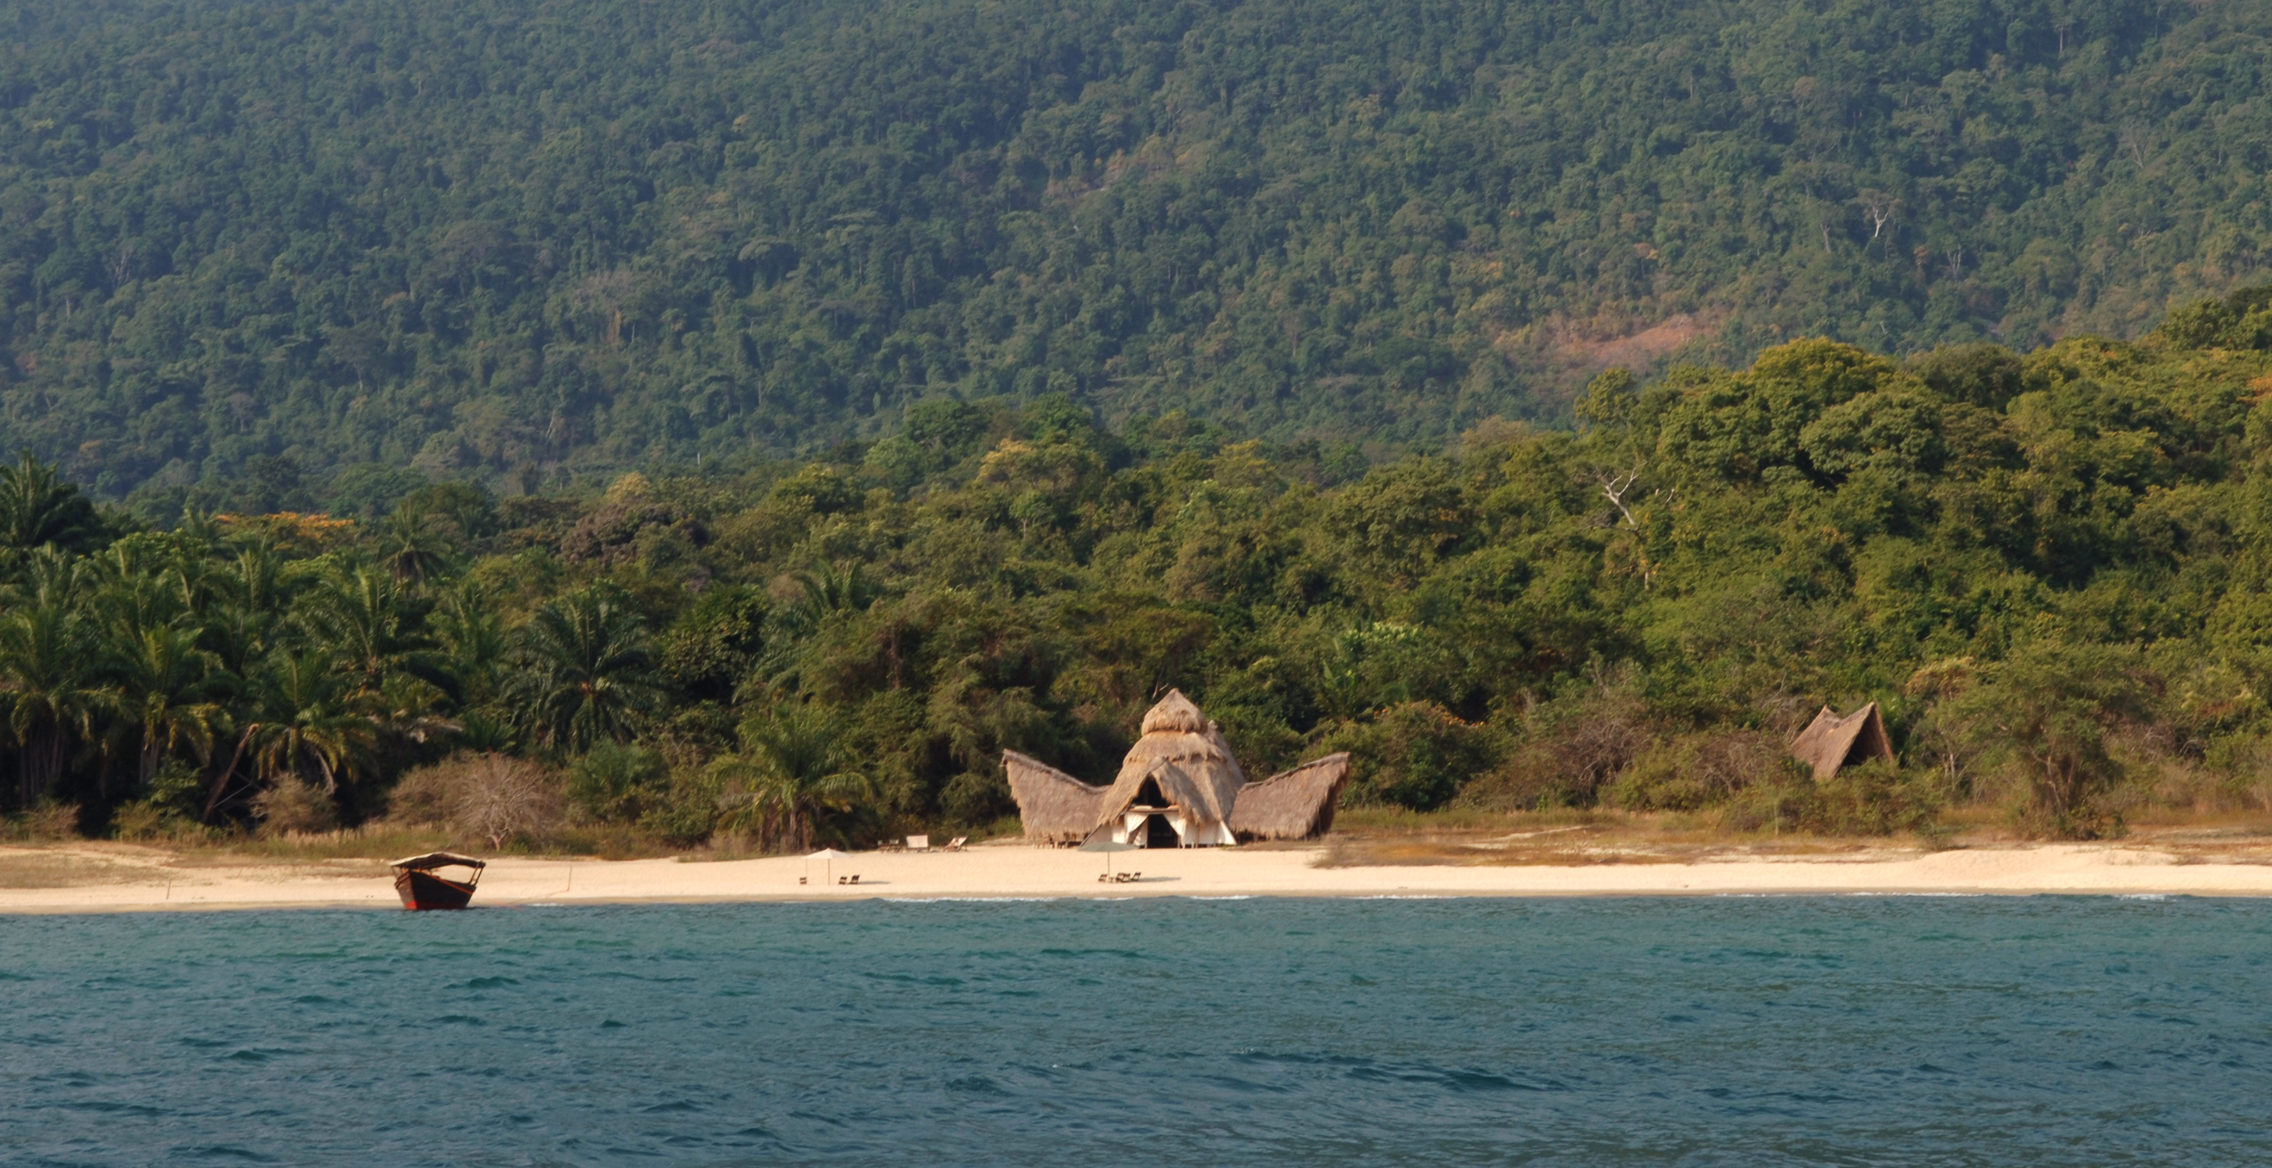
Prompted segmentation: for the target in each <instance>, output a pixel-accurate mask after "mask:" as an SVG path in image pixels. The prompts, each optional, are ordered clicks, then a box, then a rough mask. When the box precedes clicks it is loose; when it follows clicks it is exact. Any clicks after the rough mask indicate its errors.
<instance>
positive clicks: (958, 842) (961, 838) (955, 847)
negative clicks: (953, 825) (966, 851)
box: [939, 835, 970, 852]
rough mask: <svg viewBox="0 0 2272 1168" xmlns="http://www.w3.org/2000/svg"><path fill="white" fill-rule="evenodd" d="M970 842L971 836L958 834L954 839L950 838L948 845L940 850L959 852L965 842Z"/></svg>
mask: <svg viewBox="0 0 2272 1168" xmlns="http://www.w3.org/2000/svg"><path fill="white" fill-rule="evenodd" d="M969 842H970V837H969V836H967V835H958V836H956V837H955V838H953V839H951V840H948V841H947V846H946V847H944V848H941V849H939V850H940V851H943V852H959V851H961V850H962V846H963V845H964V844H967V843H969Z"/></svg>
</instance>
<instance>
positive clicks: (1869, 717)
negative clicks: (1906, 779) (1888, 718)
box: [1791, 702, 1893, 779]
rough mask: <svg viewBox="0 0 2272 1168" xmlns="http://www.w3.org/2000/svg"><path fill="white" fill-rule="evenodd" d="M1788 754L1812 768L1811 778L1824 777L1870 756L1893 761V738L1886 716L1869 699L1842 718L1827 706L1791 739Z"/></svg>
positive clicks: (1869, 758)
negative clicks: (1889, 734)
mask: <svg viewBox="0 0 2272 1168" xmlns="http://www.w3.org/2000/svg"><path fill="white" fill-rule="evenodd" d="M1791 754H1792V756H1793V757H1795V758H1797V759H1798V760H1799V761H1800V762H1803V763H1805V764H1807V765H1808V766H1810V767H1813V768H1814V777H1815V778H1817V779H1827V778H1829V777H1830V776H1832V775H1835V774H1837V773H1838V772H1839V770H1840V769H1841V768H1844V767H1849V766H1853V765H1855V764H1857V763H1864V762H1868V761H1869V760H1871V759H1873V758H1882V759H1885V760H1886V761H1888V762H1891V761H1892V760H1893V740H1892V739H1891V738H1888V737H1887V736H1886V732H1885V718H1884V717H1883V716H1882V715H1880V714H1879V713H1878V704H1877V703H1876V702H1871V703H1869V704H1867V705H1865V706H1863V707H1862V708H1861V709H1859V710H1856V711H1854V712H1853V713H1851V714H1848V715H1846V716H1845V717H1843V718H1842V717H1839V716H1838V714H1837V713H1836V712H1835V711H1833V710H1832V709H1831V708H1830V707H1829V706H1824V707H1823V708H1822V712H1821V713H1819V714H1816V715H1815V716H1814V721H1812V722H1809V723H1807V728H1806V729H1804V730H1801V731H1800V732H1799V736H1798V737H1797V738H1795V739H1793V740H1792V741H1791Z"/></svg>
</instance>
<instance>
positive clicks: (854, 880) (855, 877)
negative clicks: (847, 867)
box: [852, 872, 860, 884]
mask: <svg viewBox="0 0 2272 1168" xmlns="http://www.w3.org/2000/svg"><path fill="white" fill-rule="evenodd" d="M859 882H860V874H859V873H858V872H854V873H853V874H852V883H854V884H858V883H859Z"/></svg>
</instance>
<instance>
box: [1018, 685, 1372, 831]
mask: <svg viewBox="0 0 2272 1168" xmlns="http://www.w3.org/2000/svg"><path fill="white" fill-rule="evenodd" d="M1143 727H1144V735H1143V737H1141V738H1139V739H1137V740H1136V745H1134V746H1133V747H1130V748H1129V751H1128V757H1127V758H1125V759H1123V760H1122V761H1121V764H1120V773H1119V774H1118V775H1116V776H1115V777H1114V778H1113V781H1112V782H1111V784H1109V785H1108V786H1103V787H1095V786H1090V785H1089V784H1087V783H1084V782H1082V781H1080V780H1079V779H1076V778H1074V777H1073V776H1071V775H1069V774H1066V773H1065V772H1064V771H1061V770H1058V769H1057V768H1055V767H1053V766H1050V765H1048V764H1047V763H1044V762H1041V761H1040V760H1038V759H1034V758H1031V757H1029V756H1027V755H1023V754H1019V753H1017V752H1016V751H1006V752H1004V753H1003V756H1002V763H1003V769H1004V770H1006V771H1007V772H1008V773H1009V778H1010V794H1011V796H1012V797H1014V798H1015V799H1016V800H1017V801H1018V813H1019V815H1020V817H1021V818H1023V820H1024V821H1025V828H1026V838H1027V839H1030V840H1033V841H1034V842H1036V843H1053V844H1072V843H1079V842H1081V841H1082V840H1084V839H1088V838H1090V837H1091V836H1092V835H1094V834H1096V833H1097V832H1099V831H1104V830H1107V829H1109V828H1110V827H1111V825H1112V822H1113V820H1114V819H1115V818H1116V817H1117V816H1119V815H1120V814H1121V813H1122V812H1124V811H1126V810H1127V809H1128V808H1129V806H1130V805H1131V804H1133V803H1134V802H1135V801H1136V796H1137V795H1138V794H1139V793H1141V792H1142V791H1143V788H1144V783H1145V781H1146V780H1147V779H1149V780H1151V781H1153V782H1155V783H1157V784H1158V785H1159V789H1160V794H1161V796H1162V797H1163V798H1165V799H1166V800H1167V801H1168V802H1170V803H1173V804H1175V805H1176V806H1177V807H1179V808H1181V819H1182V823H1183V827H1182V829H1181V830H1183V831H1184V832H1185V833H1186V835H1185V839H1186V840H1187V841H1190V840H1193V839H1197V840H1199V841H1202V842H1229V838H1230V837H1229V836H1225V835H1222V834H1220V832H1219V831H1218V830H1217V829H1220V828H1228V829H1229V831H1231V832H1232V833H1235V834H1236V835H1237V837H1238V838H1241V839H1300V838H1305V837H1308V836H1312V835H1316V834H1318V833H1320V832H1323V831H1325V830H1326V829H1327V828H1329V827H1331V826H1332V824H1333V800H1334V797H1335V796H1336V795H1338V794H1339V793H1340V790H1341V786H1342V783H1343V782H1344V780H1346V778H1347V777H1348V773H1349V756H1348V755H1346V754H1337V755H1332V756H1330V757H1327V758H1321V759H1319V760H1317V761H1316V762H1313V763H1308V764H1306V765H1304V766H1300V767H1296V768H1295V769H1293V770H1290V771H1287V772H1286V773H1285V774H1282V775H1277V776H1275V777H1273V778H1271V779H1270V780H1269V781H1267V782H1262V783H1256V784H1253V785H1252V786H1249V785H1248V784H1247V781H1246V775H1245V773H1244V772H1243V771H1241V770H1240V769H1239V764H1238V760H1237V759H1235V758H1233V757H1231V748H1230V744H1229V743H1227V742H1225V741H1223V731H1222V728H1221V727H1219V726H1217V725H1216V724H1215V723H1214V722H1212V721H1209V720H1208V718H1207V716H1206V715H1205V714H1202V713H1200V712H1199V707H1198V706H1196V705H1193V704H1192V702H1191V699H1190V698H1187V697H1185V696H1183V694H1182V693H1181V692H1180V691H1177V690H1170V691H1168V695H1167V696H1166V697H1164V698H1162V699H1160V702H1159V704H1158V705H1155V706H1153V707H1152V708H1151V710H1150V711H1148V712H1147V713H1145V715H1144V721H1143ZM1242 824H1243V825H1244V826H1241V825H1242Z"/></svg>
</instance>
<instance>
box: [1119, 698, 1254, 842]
mask: <svg viewBox="0 0 2272 1168" xmlns="http://www.w3.org/2000/svg"><path fill="white" fill-rule="evenodd" d="M1170 769H1172V770H1173V771H1174V777H1173V779H1172V780H1170V779H1168V778H1167V777H1166V775H1165V771H1166V770H1170ZM1155 777H1158V778H1161V779H1162V781H1161V783H1160V790H1161V793H1162V794H1163V795H1166V796H1167V798H1168V799H1169V800H1171V801H1172V802H1174V803H1175V804H1176V805H1177V806H1179V807H1182V808H1183V809H1184V820H1185V822H1187V823H1189V824H1191V825H1192V827H1193V828H1194V829H1195V830H1201V831H1204V830H1205V829H1207V828H1212V827H1215V826H1218V825H1220V824H1223V823H1227V822H1229V820H1230V817H1231V805H1232V803H1233V802H1235V801H1236V800H1237V799H1238V796H1239V788H1240V787H1243V786H1245V785H1246V776H1245V775H1244V774H1242V773H1240V771H1239V764H1238V760H1237V759H1234V758H1232V757H1231V747H1230V744H1229V743H1226V742H1224V741H1223V731H1222V730H1221V728H1219V727H1217V726H1216V725H1215V724H1214V723H1213V722H1210V721H1208V720H1207V716H1206V715H1204V714H1202V713H1200V712H1199V707H1198V706H1195V705H1193V704H1191V699H1190V698H1187V697H1185V696H1183V692H1182V691H1181V690H1172V689H1171V690H1169V691H1168V696H1166V697H1164V698H1161V699H1160V703H1159V704H1158V705H1156V706H1153V707H1152V709H1151V711H1150V712H1149V713H1146V714H1145V715H1144V736H1143V737H1142V738H1139V739H1137V740H1136V745H1134V746H1132V747H1129V748H1128V757H1126V758H1124V759H1122V760H1121V762H1120V774H1119V775H1118V776H1116V777H1115V778H1114V779H1113V781H1112V786H1111V787H1110V788H1109V789H1107V790H1106V792H1105V794H1104V797H1103V798H1102V799H1101V800H1100V801H1099V807H1098V810H1099V812H1100V813H1101V815H1100V819H1103V818H1109V817H1111V816H1115V815H1118V814H1120V813H1121V812H1122V811H1125V810H1126V809H1127V808H1128V805H1129V804H1130V803H1132V802H1134V801H1135V799H1136V792H1137V791H1139V790H1141V789H1142V788H1143V786H1144V780H1145V779H1147V778H1155ZM1170 781H1173V782H1174V783H1175V787H1176V789H1175V790H1173V791H1170V790H1169V789H1168V786H1169V782H1170ZM1100 825H1101V824H1100Z"/></svg>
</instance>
